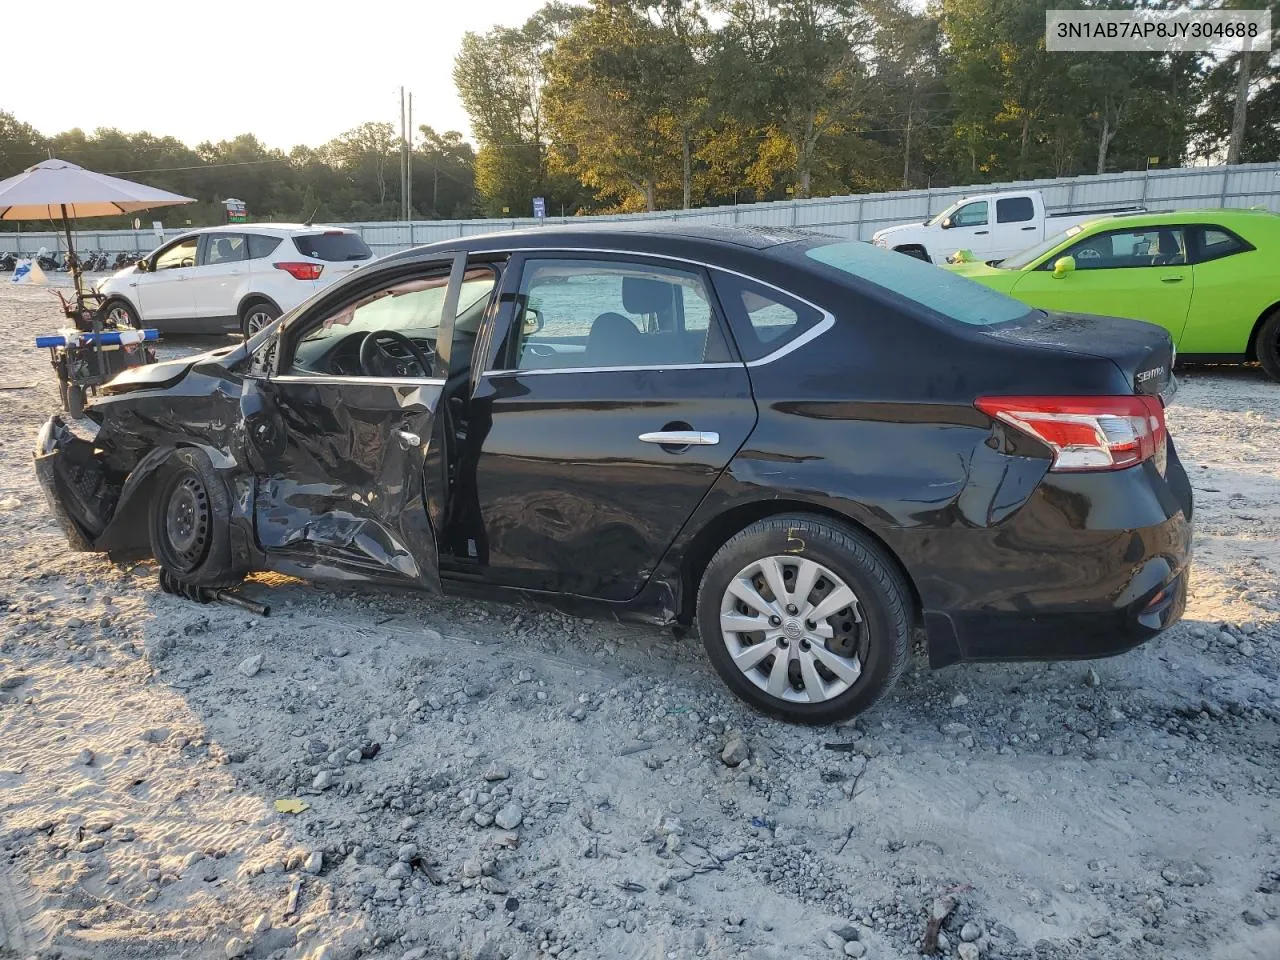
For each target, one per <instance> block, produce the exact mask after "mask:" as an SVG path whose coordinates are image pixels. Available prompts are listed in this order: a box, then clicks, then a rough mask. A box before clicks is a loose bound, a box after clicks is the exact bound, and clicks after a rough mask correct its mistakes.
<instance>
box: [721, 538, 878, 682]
mask: <svg viewBox="0 0 1280 960" xmlns="http://www.w3.org/2000/svg"><path fill="white" fill-rule="evenodd" d="M720 634H721V637H722V638H723V639H724V645H725V648H726V649H727V650H728V651H729V656H730V657H731V658H732V659H733V662H734V663H735V664H736V665H737V667H738V669H739V670H741V671H742V673H743V675H744V676H745V677H746V678H747V679H748V680H750V681H751V682H752V683H754V684H755V685H756V686H757V687H759V688H760V689H761V690H763V691H764V692H765V693H767V694H769V696H771V697H776V698H778V699H779V700H786V701H788V702H791V703H823V702H825V701H827V700H831V699H832V698H833V697H838V696H840V695H841V694H842V693H845V692H846V691H848V690H849V688H850V687H852V686H853V685H854V684H855V683H856V682H857V680H858V678H859V677H860V676H862V666H863V662H864V661H865V658H866V653H867V647H868V642H869V633H868V629H867V624H866V621H865V619H864V618H863V615H862V606H861V604H860V603H859V601H858V597H857V595H856V594H855V593H854V592H853V590H852V589H851V588H850V587H849V585H848V584H847V583H845V582H844V580H843V579H842V578H841V577H839V576H837V575H836V574H835V573H833V572H832V571H831V570H830V569H828V568H827V567H825V566H823V565H822V564H820V563H817V562H815V561H813V560H809V559H807V558H804V557H793V556H773V557H764V558H762V559H760V560H754V561H752V562H751V563H749V564H747V565H746V566H745V567H743V568H742V569H741V570H739V571H738V573H737V574H736V575H735V576H734V577H733V578H732V579H731V580H730V581H729V585H728V586H727V587H726V588H725V591H724V596H723V597H722V598H721V601H720Z"/></svg>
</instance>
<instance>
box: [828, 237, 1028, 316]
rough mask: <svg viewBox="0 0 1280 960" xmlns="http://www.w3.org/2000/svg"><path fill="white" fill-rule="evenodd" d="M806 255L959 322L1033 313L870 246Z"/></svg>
mask: <svg viewBox="0 0 1280 960" xmlns="http://www.w3.org/2000/svg"><path fill="white" fill-rule="evenodd" d="M805 256H807V257H810V258H812V259H814V260H817V261H818V262H819V263H824V264H826V265H827V266H829V267H833V268H834V269H836V270H839V271H840V272H841V273H846V274H848V275H849V276H851V277H857V278H858V279H859V280H862V281H865V282H866V283H870V284H874V285H875V286H878V287H883V288H884V289H886V290H891V291H893V292H894V293H896V294H898V295H899V296H903V297H906V298H907V299H908V300H914V301H915V302H916V303H918V304H921V305H922V306H925V307H928V308H929V309H930V310H932V311H934V312H935V313H940V314H942V315H943V316H944V317H950V318H951V319H952V320H956V321H959V322H960V323H968V324H971V325H973V326H988V325H990V324H995V323H1007V322H1009V321H1010V320H1017V319H1019V318H1020V317H1025V316H1026V315H1027V314H1028V313H1030V312H1031V308H1030V307H1028V306H1027V305H1026V304H1025V303H1019V302H1018V301H1017V300H1014V299H1013V298H1012V297H1006V296H1005V295H1004V294H1003V293H996V292H995V291H994V290H990V289H988V288H987V287H984V286H983V285H982V284H980V283H976V282H974V281H973V280H967V279H965V278H964V277H960V276H957V275H956V274H954V273H951V272H949V271H947V270H944V269H942V268H941V267H935V266H933V265H932V264H929V263H925V262H924V261H923V260H917V259H916V258H915V257H909V256H907V255H906V254H902V253H896V252H894V251H890V250H882V249H880V248H879V247H875V246H872V245H871V244H869V243H858V242H854V241H845V242H842V243H827V244H823V245H822V246H818V247H811V248H809V249H808V250H806V251H805Z"/></svg>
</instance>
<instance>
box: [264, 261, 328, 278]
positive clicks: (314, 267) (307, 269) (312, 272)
mask: <svg viewBox="0 0 1280 960" xmlns="http://www.w3.org/2000/svg"><path fill="white" fill-rule="evenodd" d="M272 266H273V267H275V268H276V269H277V270H283V271H284V272H285V273H287V274H289V276H291V277H293V279H295V280H319V279H320V271H321V270H323V269H324V264H322V263H273V264H272Z"/></svg>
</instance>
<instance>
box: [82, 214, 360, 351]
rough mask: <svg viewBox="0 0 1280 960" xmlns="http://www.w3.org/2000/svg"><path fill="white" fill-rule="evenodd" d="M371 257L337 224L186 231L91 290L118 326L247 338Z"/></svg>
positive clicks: (356, 238)
mask: <svg viewBox="0 0 1280 960" xmlns="http://www.w3.org/2000/svg"><path fill="white" fill-rule="evenodd" d="M372 259H373V253H372V251H370V250H369V247H368V245H367V244H366V243H365V242H364V241H363V240H362V239H360V235H359V234H357V233H355V232H353V231H351V230H344V229H342V228H340V227H316V226H298V225H296V224H281V223H237V224H229V225H227V226H225V227H210V228H208V229H206V230H196V231H193V232H191V233H184V234H183V235H182V236H180V237H178V238H176V239H174V240H170V241H169V242H168V243H166V244H164V246H162V247H159V248H157V249H156V250H154V251H152V252H151V253H150V254H148V255H147V256H146V257H143V258H142V259H141V260H139V261H138V263H137V264H136V265H134V266H132V267H127V268H125V269H124V270H121V271H120V272H119V273H116V274H113V275H112V276H110V277H107V278H106V279H105V280H102V281H99V283H98V284H97V286H96V287H95V289H96V290H97V291H98V293H100V294H102V296H103V298H104V303H103V307H102V314H103V316H104V317H105V318H107V319H110V320H114V321H115V322H116V323H117V324H119V325H121V326H124V325H129V326H134V327H155V328H157V329H158V330H161V331H167V332H172V333H225V332H228V331H239V332H241V333H243V334H244V335H245V336H246V337H248V336H252V335H253V334H254V333H257V332H258V331H259V330H261V329H262V328H263V327H265V326H266V325H267V324H268V323H270V322H271V321H272V320H274V319H275V318H276V317H278V316H280V314H282V313H284V312H285V311H286V310H290V309H292V308H293V307H296V306H297V305H298V304H300V303H301V302H302V301H303V300H305V299H307V298H308V297H309V296H311V295H312V294H313V293H315V292H316V291H317V290H319V289H320V288H321V287H324V286H327V285H328V284H330V283H333V281H335V280H338V279H339V278H341V277H344V276H346V275H347V274H348V273H350V272H351V271H352V270H354V269H356V267H358V266H360V265H361V264H362V263H368V262H369V261H370V260H372Z"/></svg>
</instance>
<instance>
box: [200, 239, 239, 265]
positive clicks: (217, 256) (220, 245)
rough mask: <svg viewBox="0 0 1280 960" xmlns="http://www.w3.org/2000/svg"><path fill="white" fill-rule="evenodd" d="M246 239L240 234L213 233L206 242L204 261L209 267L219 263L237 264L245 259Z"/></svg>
mask: <svg viewBox="0 0 1280 960" xmlns="http://www.w3.org/2000/svg"><path fill="white" fill-rule="evenodd" d="M246 252H247V251H246V249H245V242H244V237H243V236H241V235H240V234H238V233H226V234H221V233H211V234H209V235H208V239H207V240H206V241H205V248H204V260H203V261H202V264H203V265H204V266H207V267H212V266H215V265H216V264H219V263H237V262H239V261H241V260H243V259H245V253H246Z"/></svg>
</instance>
